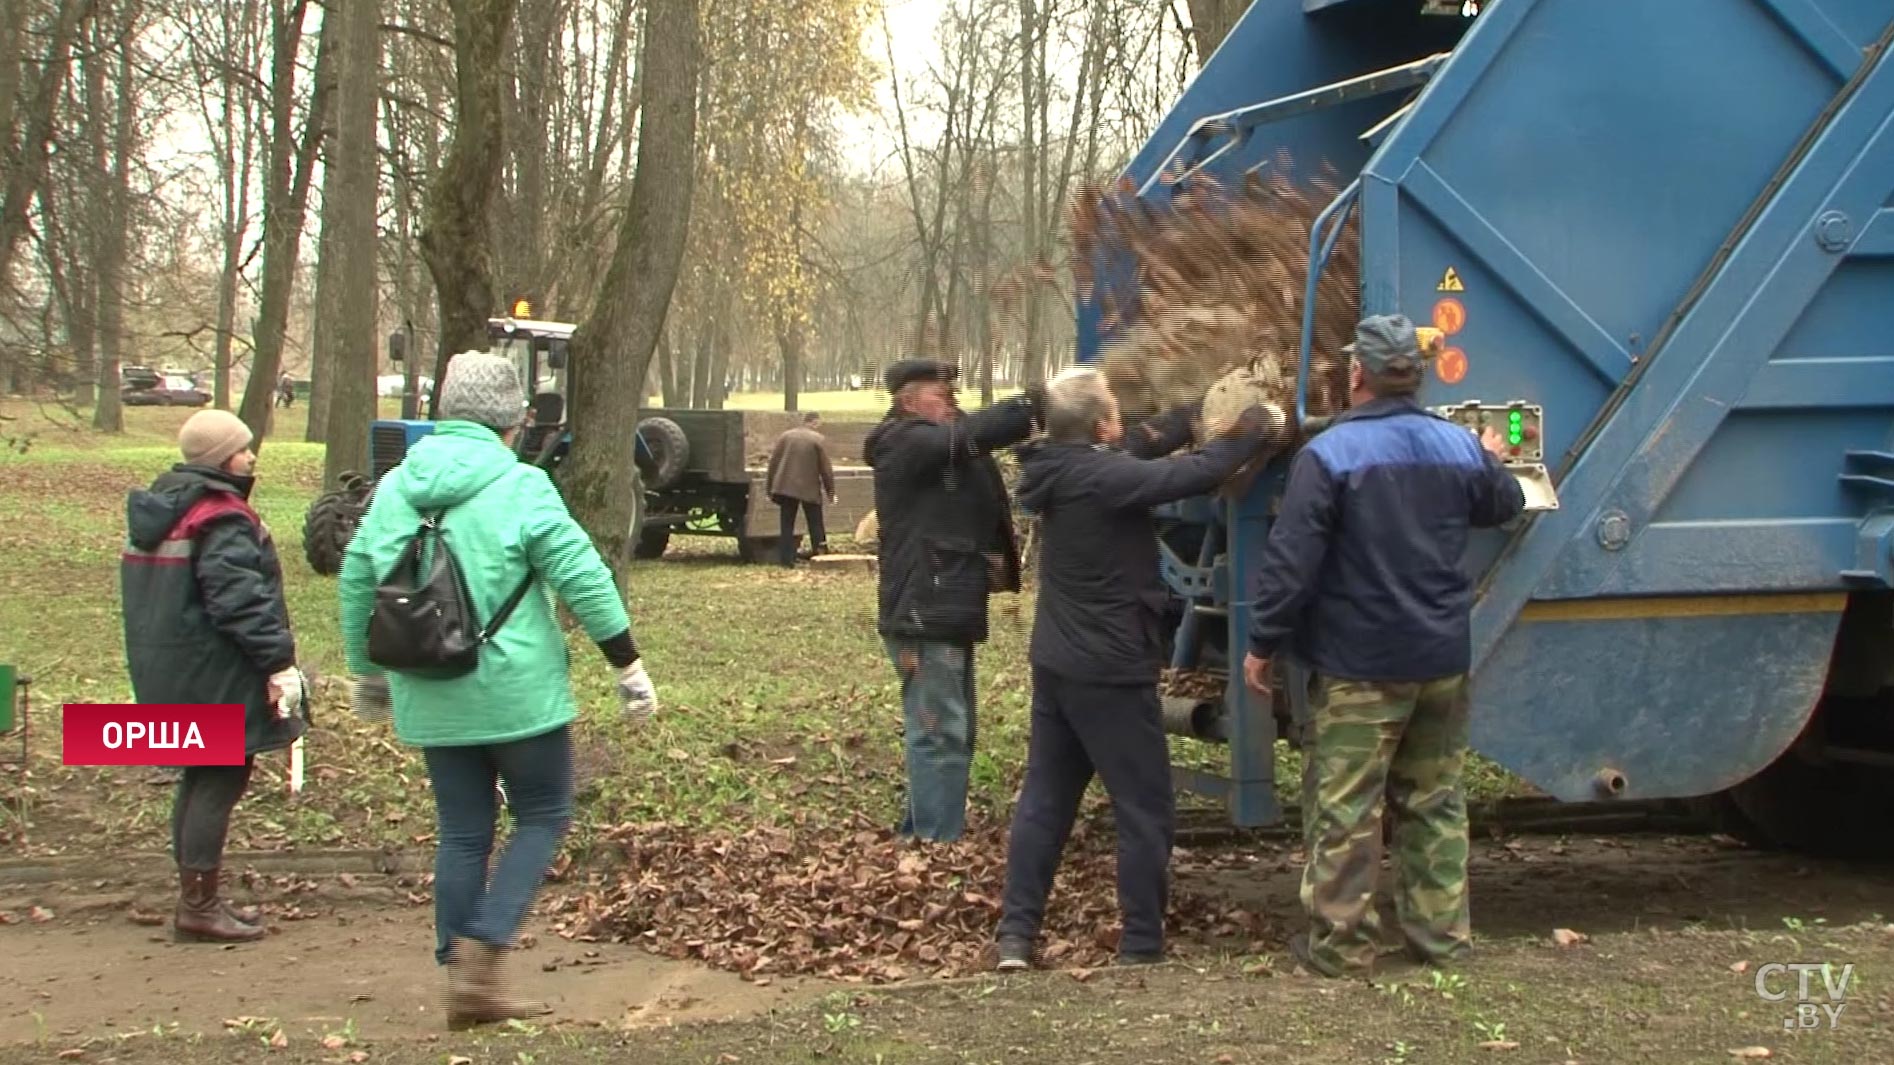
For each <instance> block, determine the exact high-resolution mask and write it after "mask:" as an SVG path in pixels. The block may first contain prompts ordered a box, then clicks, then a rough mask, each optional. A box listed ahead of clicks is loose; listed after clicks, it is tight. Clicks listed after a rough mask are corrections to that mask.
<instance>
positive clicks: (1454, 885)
mask: <svg viewBox="0 0 1894 1065" xmlns="http://www.w3.org/2000/svg"><path fill="white" fill-rule="evenodd" d="M1309 709H1310V718H1311V725H1310V728H1311V732H1312V736H1311V738H1310V742H1309V743H1306V744H1305V745H1304V747H1303V756H1304V759H1305V769H1304V773H1303V781H1302V786H1303V794H1302V809H1303V811H1304V812H1303V841H1304V845H1305V848H1306V852H1307V855H1308V864H1307V866H1306V867H1305V868H1304V870H1303V876H1302V907H1303V909H1304V910H1305V911H1307V912H1308V915H1309V922H1310V929H1309V954H1310V960H1311V961H1313V962H1314V963H1315V965H1316V967H1317V968H1320V969H1323V970H1329V971H1333V972H1335V973H1337V974H1339V973H1341V972H1345V971H1348V970H1351V969H1353V970H1361V969H1366V968H1367V967H1368V966H1369V965H1370V964H1371V963H1372V962H1373V960H1374V955H1375V948H1376V944H1377V941H1378V940H1379V938H1380V921H1379V917H1378V915H1377V914H1376V912H1375V908H1374V890H1375V881H1376V880H1377V878H1378V877H1379V875H1380V871H1381V840H1382V832H1381V810H1382V801H1383V799H1384V798H1385V799H1386V802H1387V805H1388V808H1389V809H1390V811H1391V812H1392V815H1393V817H1394V839H1393V847H1394V864H1395V870H1396V873H1397V876H1398V878H1399V880H1398V882H1399V894H1398V896H1397V899H1396V910H1397V912H1398V913H1399V915H1400V922H1401V931H1402V934H1403V935H1404V937H1405V938H1406V942H1407V949H1408V952H1409V953H1410V954H1411V955H1413V956H1415V957H1417V958H1420V959H1425V960H1429V961H1446V960H1450V959H1452V958H1455V957H1457V956H1459V955H1461V954H1464V953H1465V952H1466V950H1467V949H1468V946H1469V942H1470V936H1469V923H1468V916H1467V883H1466V867H1467V808H1466V795H1465V792H1464V791H1463V789H1462V786H1461V771H1462V769H1463V768H1464V766H1465V763H1466V745H1467V680H1466V677H1465V675H1464V674H1463V675H1459V676H1453V677H1443V678H1441V679H1439V680H1433V681H1427V682H1424V683H1400V684H1383V683H1365V682H1361V681H1350V680H1337V679H1331V678H1318V679H1317V680H1316V681H1315V683H1314V685H1313V690H1312V692H1311V694H1310V701H1309Z"/></svg>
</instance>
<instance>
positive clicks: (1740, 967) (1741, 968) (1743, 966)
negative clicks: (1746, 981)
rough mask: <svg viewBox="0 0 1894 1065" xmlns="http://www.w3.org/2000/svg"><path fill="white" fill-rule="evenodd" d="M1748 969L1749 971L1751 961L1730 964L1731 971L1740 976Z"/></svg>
mask: <svg viewBox="0 0 1894 1065" xmlns="http://www.w3.org/2000/svg"><path fill="white" fill-rule="evenodd" d="M1748 971H1749V963H1748V962H1746V961H1739V962H1736V963H1734V964H1732V965H1731V966H1730V972H1733V973H1735V974H1736V975H1738V976H1741V975H1743V974H1744V973H1746V972H1748Z"/></svg>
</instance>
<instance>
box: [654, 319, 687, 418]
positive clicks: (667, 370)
mask: <svg viewBox="0 0 1894 1065" xmlns="http://www.w3.org/2000/svg"><path fill="white" fill-rule="evenodd" d="M676 349H677V345H676V344H674V343H672V340H671V331H670V330H669V329H666V330H665V331H664V335H663V336H661V337H659V338H658V395H659V399H660V400H661V401H662V402H663V404H664V405H665V406H667V407H675V406H677V400H678V395H677V350H676ZM688 402H689V401H688V400H687V401H686V403H688Z"/></svg>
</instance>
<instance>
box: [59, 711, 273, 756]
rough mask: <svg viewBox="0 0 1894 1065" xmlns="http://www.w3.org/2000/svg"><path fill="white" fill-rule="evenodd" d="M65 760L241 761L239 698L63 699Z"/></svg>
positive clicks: (241, 740) (62, 727)
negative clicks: (165, 700)
mask: <svg viewBox="0 0 1894 1065" xmlns="http://www.w3.org/2000/svg"><path fill="white" fill-rule="evenodd" d="M63 711H64V714H63V720H62V722H61V731H62V732H63V736H62V745H63V747H64V754H65V759H64V760H65V763H66V764H67V765H242V764H243V707H242V706H241V705H240V704H236V703H231V704H229V705H215V704H190V703H185V704H159V703H144V704H140V703H67V704H66V705H65V707H64V708H63Z"/></svg>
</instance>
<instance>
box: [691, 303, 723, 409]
mask: <svg viewBox="0 0 1894 1065" xmlns="http://www.w3.org/2000/svg"><path fill="white" fill-rule="evenodd" d="M715 329H716V327H715V326H713V325H711V324H710V323H708V322H706V323H704V324H702V325H700V326H698V327H697V343H696V344H695V345H694V346H693V348H694V350H693V351H692V354H691V380H690V395H689V396H687V397H685V400H684V402H685V405H686V406H689V407H694V408H695V407H708V406H710V364H711V363H712V362H715V361H716V360H715V359H713V358H711V357H710V353H711V350H712V349H714V348H715V347H716V341H715V340H714V339H713V338H712V336H711V334H712V333H713V332H714V331H715Z"/></svg>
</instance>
